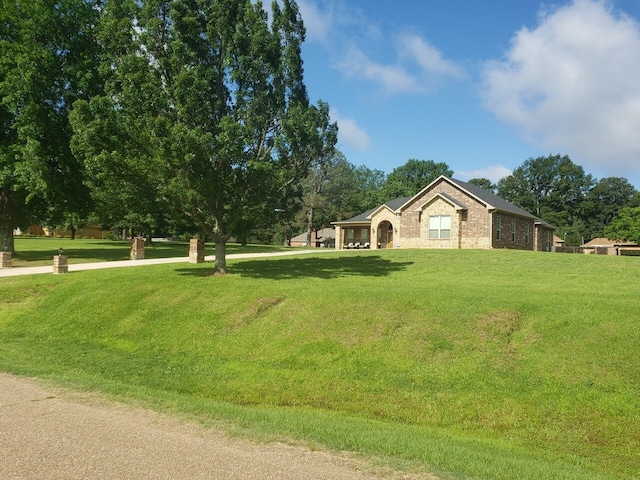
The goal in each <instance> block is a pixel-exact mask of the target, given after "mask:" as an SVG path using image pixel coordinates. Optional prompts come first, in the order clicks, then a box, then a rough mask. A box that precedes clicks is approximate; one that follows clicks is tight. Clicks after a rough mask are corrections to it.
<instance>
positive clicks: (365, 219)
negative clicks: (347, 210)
mask: <svg viewBox="0 0 640 480" xmlns="http://www.w3.org/2000/svg"><path fill="white" fill-rule="evenodd" d="M440 181H445V182H448V183H449V184H451V185H452V186H454V187H457V188H459V189H461V190H462V191H464V192H465V193H466V194H467V195H469V196H470V197H472V198H475V199H476V200H477V201H479V202H480V203H482V204H483V205H485V206H486V207H487V210H489V211H491V210H497V211H499V212H503V213H508V214H511V215H516V216H519V217H523V218H529V219H532V220H533V221H534V222H535V223H536V224H537V225H542V226H543V227H545V228H550V229H554V230H555V227H553V226H552V225H550V224H548V223H547V222H545V221H544V220H542V219H540V218H538V217H536V216H535V215H533V214H531V213H529V212H527V211H526V210H523V209H522V208H520V207H518V206H516V205H514V204H513V203H511V202H508V201H507V200H505V199H504V198H500V197H498V196H497V195H495V194H494V193H492V192H489V191H488V190H485V189H484V188H482V187H480V186H478V185H473V184H471V183H467V182H463V181H461V180H456V179H455V178H448V177H445V176H444V175H441V176H439V177H438V178H436V179H435V180H434V181H433V182H431V183H430V184H429V185H427V186H426V187H424V188H423V189H422V190H420V191H419V192H418V193H416V194H415V195H414V196H413V197H398V198H395V199H393V200H391V201H389V202H387V203H385V204H383V205H380V206H378V207H376V208H372V209H371V210H367V211H366V212H363V213H361V214H360V215H356V216H355V217H353V218H350V219H348V220H343V221H341V222H331V223H332V224H333V225H342V224H353V223H370V221H371V215H373V214H374V213H375V212H377V211H378V210H380V209H381V208H385V207H386V208H389V209H390V210H391V211H393V212H396V213H399V212H401V211H402V210H403V209H404V208H405V207H408V205H409V203H411V202H412V201H413V199H415V198H417V197H419V196H420V195H422V194H423V193H424V192H425V191H427V190H428V189H430V188H432V187H433V186H434V185H435V184H436V183H438V182H440ZM435 194H436V195H441V196H443V197H444V198H445V199H448V200H449V201H450V202H452V203H453V204H454V205H457V206H459V207H460V209H466V208H467V207H466V206H464V205H462V204H460V202H458V201H457V200H455V199H454V198H453V197H451V196H450V195H447V194H446V193H445V192H436V193H435ZM422 205H424V203H423V204H422ZM456 208H458V207H456Z"/></svg>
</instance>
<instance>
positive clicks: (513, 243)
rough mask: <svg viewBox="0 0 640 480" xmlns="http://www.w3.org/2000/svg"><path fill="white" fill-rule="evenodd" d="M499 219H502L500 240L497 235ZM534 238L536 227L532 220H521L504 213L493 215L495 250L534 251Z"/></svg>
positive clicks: (493, 243)
mask: <svg viewBox="0 0 640 480" xmlns="http://www.w3.org/2000/svg"><path fill="white" fill-rule="evenodd" d="M498 218H499V219H500V220H499V222H500V238H498V235H497V224H498ZM514 227H515V228H514ZM527 229H528V230H527ZM534 236H535V225H534V223H533V220H532V219H528V218H520V217H516V216H515V215H509V214H505V213H502V212H495V213H493V235H492V237H493V242H492V245H493V248H513V249H518V250H533V249H534V245H535V238H534Z"/></svg>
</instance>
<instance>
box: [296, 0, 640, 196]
mask: <svg viewBox="0 0 640 480" xmlns="http://www.w3.org/2000/svg"><path fill="white" fill-rule="evenodd" d="M298 5H299V7H300V11H301V14H302V17H303V19H304V22H305V26H306V28H307V39H306V41H305V44H304V45H303V59H304V62H305V63H304V65H305V81H306V84H307V87H308V89H309V96H310V98H311V100H312V101H314V102H315V101H317V100H319V99H322V100H324V101H326V102H328V103H329V105H330V107H331V115H332V118H333V119H334V120H336V121H337V122H338V125H339V128H340V134H339V148H340V150H341V151H342V152H343V153H344V154H345V155H346V157H347V159H348V160H349V161H350V162H351V163H353V164H355V165H366V166H367V167H369V168H372V169H379V170H383V171H385V172H387V173H388V172H390V171H391V170H393V169H394V168H395V167H397V166H400V165H402V164H404V163H405V162H406V161H407V160H409V159H410V158H417V159H424V160H434V161H436V162H446V163H447V164H448V165H449V166H450V167H451V168H452V169H453V170H454V172H455V176H456V177H457V178H459V179H461V180H468V179H469V178H473V177H487V178H490V179H491V180H493V181H497V180H498V179H499V178H501V177H503V176H505V175H508V174H510V173H511V172H512V171H513V169H514V168H516V167H518V166H520V165H521V164H522V163H523V162H524V161H525V160H527V159H528V158H531V157H534V158H535V157H538V156H546V155H549V154H556V153H559V154H561V155H569V156H570V157H571V159H572V160H573V162H574V163H577V164H579V165H581V166H582V167H583V168H584V169H585V171H586V172H587V173H591V174H593V175H594V176H595V177H596V178H603V177H607V176H621V177H625V178H627V179H628V180H629V181H630V182H631V183H632V184H633V185H635V186H636V188H638V189H640V1H638V0H557V1H555V0H552V1H551V2H545V3H542V2H540V1H532V0H517V1H514V0H488V1H483V2H481V1H478V0H424V1H407V0H404V1H403V0H395V1H391V0H298Z"/></svg>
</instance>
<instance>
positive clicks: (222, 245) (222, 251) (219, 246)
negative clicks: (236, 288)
mask: <svg viewBox="0 0 640 480" xmlns="http://www.w3.org/2000/svg"><path fill="white" fill-rule="evenodd" d="M216 237H217V238H216V239H215V244H216V259H215V267H214V268H213V274H214V275H226V273H227V256H226V255H227V254H226V251H227V240H226V239H225V238H224V237H220V236H216Z"/></svg>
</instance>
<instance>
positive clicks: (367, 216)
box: [331, 197, 410, 225]
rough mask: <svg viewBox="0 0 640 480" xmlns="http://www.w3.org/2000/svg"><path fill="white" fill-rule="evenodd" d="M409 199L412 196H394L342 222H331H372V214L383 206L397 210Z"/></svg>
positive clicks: (336, 223)
mask: <svg viewBox="0 0 640 480" xmlns="http://www.w3.org/2000/svg"><path fill="white" fill-rule="evenodd" d="M409 199H410V197H398V198H394V199H393V200H390V201H388V202H387V203H383V204H382V205H380V206H378V207H376V208H372V209H370V210H367V211H366V212H363V213H361V214H359V215H356V216H355V217H352V218H349V219H348V220H342V221H340V222H331V224H332V225H341V224H343V223H370V222H371V215H373V214H374V213H375V212H377V211H378V210H380V209H381V208H385V207H387V208H388V209H389V210H391V211H392V212H395V211H396V210H398V209H399V208H400V207H401V206H402V205H404V204H405V203H407V201H408V200H409Z"/></svg>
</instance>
